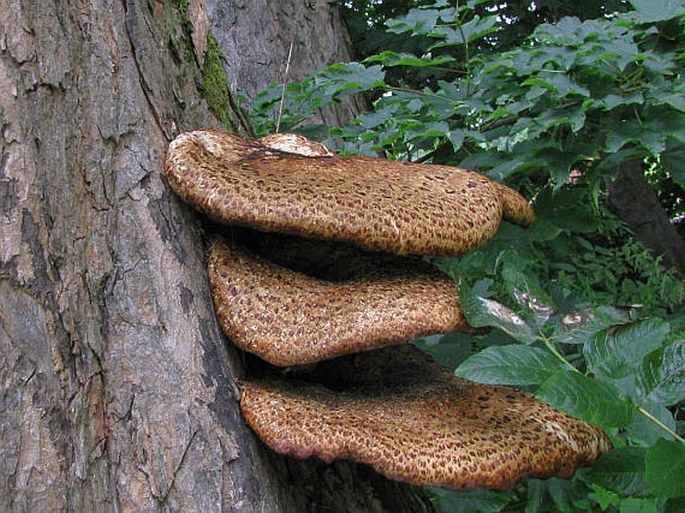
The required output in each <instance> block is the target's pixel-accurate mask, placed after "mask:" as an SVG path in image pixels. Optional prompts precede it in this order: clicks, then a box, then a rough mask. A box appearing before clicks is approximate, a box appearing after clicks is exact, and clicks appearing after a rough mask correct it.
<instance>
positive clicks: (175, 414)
mask: <svg viewBox="0 0 685 513" xmlns="http://www.w3.org/2000/svg"><path fill="white" fill-rule="evenodd" d="M193 9H195V10H193ZM182 12H183V13H189V12H200V13H201V12H202V5H201V3H200V5H199V7H198V3H197V2H195V1H194V2H191V6H190V7H188V5H187V3H186V2H183V1H178V2H173V1H171V0H167V1H161V0H156V1H153V0H116V1H112V0H90V1H89V0H74V1H71V2H62V1H48V0H37V1H36V0H0V91H2V94H0V128H1V130H0V133H1V137H0V226H1V228H0V236H1V242H0V412H1V414H0V511H51V512H52V511H55V512H59V511H184V512H186V511H202V512H209V511H236V512H237V511H240V512H253V511H255V512H256V511H266V512H281V511H282V512H302V511H341V512H342V511H360V512H361V511H419V512H420V511H431V506H430V504H429V503H428V502H427V500H426V498H425V497H424V496H423V494H422V492H421V491H420V490H417V489H414V488H412V487H409V486H405V485H400V484H397V483H393V482H390V481H388V480H385V479H383V478H380V477H378V476H376V475H375V474H373V473H372V472H370V471H368V470H367V469H365V468H362V467H359V466H356V465H351V464H343V463H340V464H335V465H331V466H325V465H322V464H320V463H316V462H298V461H294V460H290V459H286V458H280V457H277V456H275V455H274V454H273V453H272V452H270V451H269V450H268V449H266V448H265V447H264V446H263V445H261V444H260V443H259V442H258V441H257V440H256V439H255V437H254V436H253V434H252V433H251V432H250V431H249V429H248V428H246V426H245V425H244V422H243V420H242V418H241V416H240V413H239V410H238V407H237V402H236V399H237V391H236V388H235V386H234V385H233V382H234V380H235V379H236V378H239V377H240V376H241V375H242V373H243V367H242V359H241V357H240V356H239V355H238V354H237V352H236V351H235V350H234V349H232V348H231V346H230V345H229V344H227V343H226V340H225V338H224V337H223V336H222V334H221V333H220V331H219V329H218V327H217V323H216V320H215V317H214V314H213V311H212V307H211V300H210V296H209V292H208V286H207V278H206V271H205V266H204V257H203V246H202V243H203V240H202V235H203V234H202V223H201V221H200V219H199V217H198V216H197V215H196V214H195V213H194V212H193V211H192V210H191V209H189V208H188V207H186V206H184V205H183V204H181V203H180V202H179V201H178V199H177V198H176V197H175V196H174V195H173V194H172V193H171V192H170V190H169V188H168V187H167V185H166V183H165V181H164V179H163V177H162V175H161V167H162V157H163V153H164V151H165V148H166V145H167V144H168V142H169V141H170V140H171V139H172V138H173V137H174V135H175V134H176V133H178V132H179V131H180V130H184V129H190V128H195V127H207V126H216V125H217V121H216V120H215V119H214V118H213V117H212V115H211V114H210V112H209V110H208V108H207V105H206V103H205V102H204V101H203V100H202V99H201V97H200V95H199V94H198V87H197V84H201V83H202V79H201V74H200V71H199V65H200V63H201V62H202V58H203V55H202V50H199V49H198V48H199V47H201V46H202V43H203V42H202V41H201V40H197V37H196V41H195V46H193V43H191V39H190V37H189V34H190V30H189V27H188V20H187V19H185V18H184V17H183V16H181V13H182ZM195 21H197V20H195ZM199 28H200V24H196V25H195V29H196V36H197V32H199ZM256 36H258V35H256ZM234 114H235V116H234V118H233V119H232V120H231V124H232V125H233V126H234V128H235V129H237V130H241V129H242V130H245V129H246V128H245V127H244V125H243V124H242V121H241V116H240V115H238V114H237V113H235V112H234Z"/></svg>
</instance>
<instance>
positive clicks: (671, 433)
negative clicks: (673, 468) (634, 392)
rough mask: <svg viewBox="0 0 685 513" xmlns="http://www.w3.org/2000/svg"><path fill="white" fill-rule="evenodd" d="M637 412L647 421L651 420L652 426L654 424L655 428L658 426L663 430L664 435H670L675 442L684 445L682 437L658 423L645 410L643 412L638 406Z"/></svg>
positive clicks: (684, 440)
mask: <svg viewBox="0 0 685 513" xmlns="http://www.w3.org/2000/svg"><path fill="white" fill-rule="evenodd" d="M637 411H639V412H640V413H641V414H642V415H644V416H645V417H647V418H648V419H649V420H651V421H652V422H654V424H656V425H657V426H659V427H660V428H661V429H662V430H664V431H665V432H666V433H668V434H669V435H671V436H672V437H673V439H674V440H677V441H678V442H680V443H681V444H685V438H683V437H682V436H680V435H679V434H678V433H676V432H675V431H673V430H672V429H671V428H670V427H668V426H667V425H666V424H664V423H663V422H661V421H660V420H659V419H657V418H656V417H655V416H654V415H652V414H651V413H649V412H648V411H647V410H645V409H644V408H643V407H642V406H638V407H637Z"/></svg>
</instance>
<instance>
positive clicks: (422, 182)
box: [165, 130, 534, 255]
mask: <svg viewBox="0 0 685 513" xmlns="http://www.w3.org/2000/svg"><path fill="white" fill-rule="evenodd" d="M282 141H283V139H282V136H281V137H277V138H276V142H275V143H273V145H274V146H275V147H274V148H271V147H269V146H266V145H264V144H262V143H260V142H258V141H248V140H245V139H242V138H240V137H239V136H236V135H234V134H228V133H222V132H217V131H209V130H201V131H194V132H186V133H183V134H181V135H179V136H178V137H177V138H176V139H175V140H174V141H172V142H171V144H170V145H169V149H168V151H167V156H166V160H165V171H166V175H167V178H168V180H169V183H170V184H171V186H172V187H173V189H174V190H175V191H176V193H177V194H179V195H180V196H181V198H183V200H184V201H186V202H188V203H190V204H191V205H193V206H194V207H195V208H197V209H198V210H200V211H201V212H203V213H205V214H207V215H208V216H210V217H211V218H213V219H214V220H215V221H218V222H221V223H225V224H237V225H242V226H247V227H251V228H255V229H258V230H261V231H267V232H281V233H288V234H293V235H300V236H303V237H310V238H316V239H333V240H339V241H345V242H350V243H353V244H356V245H358V246H361V247H364V248H367V249H371V250H378V251H387V252H391V253H396V254H400V255H403V254H416V255H426V254H442V255H455V254H461V253H465V252H468V251H471V250H473V249H474V248H476V247H478V246H480V245H482V244H484V243H485V242H486V241H487V240H488V239H490V238H491V237H492V236H493V235H494V234H495V233H496V232H497V229H498V228H499V225H500V222H501V220H502V218H503V216H504V218H505V219H507V220H509V221H511V222H514V223H518V224H521V225H523V226H527V225H529V224H530V223H531V222H532V221H533V218H534V214H533V211H532V209H531V207H530V205H529V204H528V202H527V201H526V200H525V199H524V198H523V197H522V196H521V195H519V194H518V193H517V192H515V191H513V190H511V189H508V188H506V187H505V186H503V185H501V184H496V183H495V182H492V181H490V180H489V179H488V178H486V177H484V176H481V175H479V174H477V173H475V172H472V171H467V170H464V169H459V168H455V167H449V166H439V165H431V164H413V163H407V162H397V161H392V160H387V159H381V158H369V157H338V156H335V155H328V156H319V155H321V153H318V152H317V149H316V146H317V145H318V143H311V144H312V145H313V146H312V147H314V150H313V153H309V154H311V155H315V156H307V155H301V154H298V153H291V152H286V151H282V150H280V149H277V148H283V147H286V148H287V147H288V146H287V145H286V146H283V142H282ZM264 142H266V143H267V144H269V139H268V138H267V139H265V140H264ZM318 146H319V147H320V146H321V145H318ZM291 147H292V148H293V150H297V147H298V143H297V141H295V143H293V145H292V146H291ZM298 151H300V153H304V150H298Z"/></svg>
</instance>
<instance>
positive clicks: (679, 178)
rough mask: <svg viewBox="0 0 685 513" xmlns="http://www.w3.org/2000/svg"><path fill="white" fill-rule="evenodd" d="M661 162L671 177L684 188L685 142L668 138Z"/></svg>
mask: <svg viewBox="0 0 685 513" xmlns="http://www.w3.org/2000/svg"><path fill="white" fill-rule="evenodd" d="M661 163H662V164H663V166H664V168H666V171H668V172H669V173H670V174H671V176H672V177H673V181H674V182H675V183H677V184H678V185H680V187H681V188H683V189H685V143H682V142H680V141H674V140H673V139H670V138H669V139H668V141H667V142H666V151H664V153H662V154H661Z"/></svg>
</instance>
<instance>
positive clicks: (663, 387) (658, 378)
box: [638, 339, 685, 406]
mask: <svg viewBox="0 0 685 513" xmlns="http://www.w3.org/2000/svg"><path fill="white" fill-rule="evenodd" d="M638 386H639V389H640V394H641V397H643V398H646V399H648V400H650V401H653V402H655V403H658V404H663V405H666V406H669V405H672V404H676V403H679V402H681V401H682V400H684V399H685V339H682V340H676V341H675V342H672V343H670V344H668V345H667V346H665V347H662V348H660V349H657V350H656V351H652V352H651V353H649V354H648V355H647V356H646V357H645V358H644V360H643V362H642V366H641V367H640V370H639V372H638Z"/></svg>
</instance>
